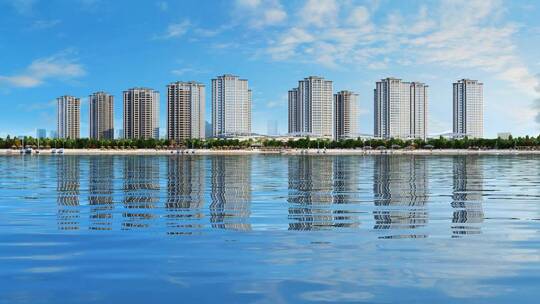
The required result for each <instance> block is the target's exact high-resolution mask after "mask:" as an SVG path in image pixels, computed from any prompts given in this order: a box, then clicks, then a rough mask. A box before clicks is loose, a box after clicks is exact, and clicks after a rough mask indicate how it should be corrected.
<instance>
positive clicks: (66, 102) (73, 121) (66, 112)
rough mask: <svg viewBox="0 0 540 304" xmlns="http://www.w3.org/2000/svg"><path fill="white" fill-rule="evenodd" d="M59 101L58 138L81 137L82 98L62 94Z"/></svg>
mask: <svg viewBox="0 0 540 304" xmlns="http://www.w3.org/2000/svg"><path fill="white" fill-rule="evenodd" d="M56 102H57V112H56V114H57V115H56V117H57V130H58V138H71V139H75V138H79V137H80V135H81V99H80V98H77V97H73V96H67V95H66V96H62V97H58V98H57V99H56Z"/></svg>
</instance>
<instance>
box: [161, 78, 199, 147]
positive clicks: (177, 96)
mask: <svg viewBox="0 0 540 304" xmlns="http://www.w3.org/2000/svg"><path fill="white" fill-rule="evenodd" d="M205 100H206V98H205V90H204V84H201V83H197V82H174V83H171V84H169V85H168V86H167V137H168V139H174V140H183V139H191V138H204V137H205V120H204V110H205V109H204V107H205Z"/></svg>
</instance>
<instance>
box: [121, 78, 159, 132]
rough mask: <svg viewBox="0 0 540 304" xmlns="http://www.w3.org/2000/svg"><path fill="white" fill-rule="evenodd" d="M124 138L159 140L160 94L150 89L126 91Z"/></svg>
mask: <svg viewBox="0 0 540 304" xmlns="http://www.w3.org/2000/svg"><path fill="white" fill-rule="evenodd" d="M124 138H126V139H150V138H155V139H158V138H159V92H158V91H154V90H153V89H148V88H132V89H128V90H127V91H124Z"/></svg>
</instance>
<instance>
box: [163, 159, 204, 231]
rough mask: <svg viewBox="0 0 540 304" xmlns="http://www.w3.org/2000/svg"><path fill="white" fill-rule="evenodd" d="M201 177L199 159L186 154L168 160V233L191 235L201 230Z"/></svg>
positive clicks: (202, 184)
mask: <svg viewBox="0 0 540 304" xmlns="http://www.w3.org/2000/svg"><path fill="white" fill-rule="evenodd" d="M204 178H205V162H204V161H203V159H202V158H199V157H196V156H185V155H182V156H179V155H174V156H170V157H168V158H167V201H166V203H165V208H166V210H167V214H166V216H165V217H166V220H167V222H166V225H167V233H168V234H173V235H176V234H191V233H193V230H194V229H201V228H202V227H203V225H202V224H201V223H200V220H201V219H202V218H203V217H204V210H203V208H204Z"/></svg>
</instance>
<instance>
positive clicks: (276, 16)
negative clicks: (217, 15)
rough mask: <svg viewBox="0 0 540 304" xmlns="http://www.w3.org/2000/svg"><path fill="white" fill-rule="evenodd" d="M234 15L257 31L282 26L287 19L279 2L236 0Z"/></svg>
mask: <svg viewBox="0 0 540 304" xmlns="http://www.w3.org/2000/svg"><path fill="white" fill-rule="evenodd" d="M234 15H235V18H238V19H242V20H247V23H248V25H249V26H250V27H252V28H255V29H260V28H264V27H267V26H274V25H278V24H281V23H282V22H283V21H285V19H286V18H287V13H286V12H285V10H284V9H283V6H282V5H281V3H280V2H279V0H236V2H235V9H234Z"/></svg>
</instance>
